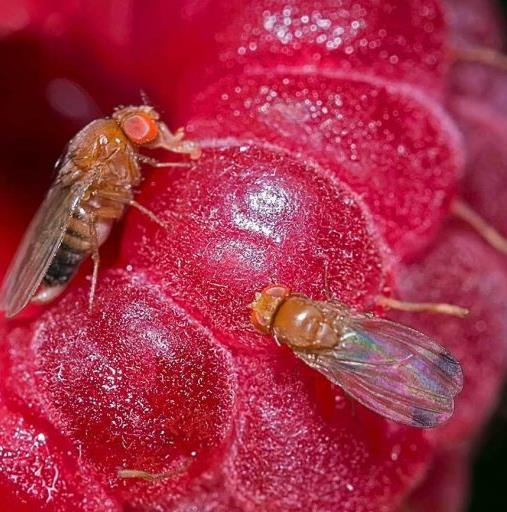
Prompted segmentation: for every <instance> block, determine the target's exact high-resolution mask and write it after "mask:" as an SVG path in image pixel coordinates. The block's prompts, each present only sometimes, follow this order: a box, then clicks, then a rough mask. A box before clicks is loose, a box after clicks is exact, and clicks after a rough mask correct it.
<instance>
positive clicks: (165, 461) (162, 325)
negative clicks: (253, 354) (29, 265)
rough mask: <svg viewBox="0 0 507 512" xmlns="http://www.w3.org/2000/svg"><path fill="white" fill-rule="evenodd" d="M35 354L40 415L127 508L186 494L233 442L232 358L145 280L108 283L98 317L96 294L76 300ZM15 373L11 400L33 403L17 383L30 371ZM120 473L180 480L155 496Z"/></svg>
mask: <svg viewBox="0 0 507 512" xmlns="http://www.w3.org/2000/svg"><path fill="white" fill-rule="evenodd" d="M77 326H79V327H77ZM30 345H31V350H32V351H33V354H34V358H35V368H33V370H32V372H33V374H34V375H35V376H36V378H35V382H34V384H35V385H36V386H37V392H38V393H39V394H40V395H41V396H42V400H41V401H42V404H39V408H42V409H43V410H44V412H45V414H46V415H47V417H48V419H49V421H51V422H52V423H53V424H55V426H56V428H57V429H58V430H59V431H60V432H61V433H62V434H63V435H65V436H67V437H69V438H70V439H71V440H72V443H73V444H74V445H75V446H77V447H79V450H80V460H82V461H83V463H84V464H87V465H89V466H90V467H93V468H94V470H95V471H98V472H99V474H100V475H101V478H102V481H103V483H104V484H107V485H108V486H112V487H113V488H116V490H115V491H114V492H115V493H116V494H117V495H119V496H122V497H123V498H132V501H133V502H135V501H136V499H141V497H142V496H143V495H144V493H147V494H157V493H158V494H160V493H162V492H164V493H169V492H170V489H171V488H172V487H174V485H176V484H175V482H176V481H177V482H178V485H179V487H180V488H181V487H182V486H183V487H184V485H185V484H186V483H187V482H188V481H189V478H190V479H191V478H195V476H196V475H198V474H199V473H201V472H202V471H203V470H204V469H205V468H206V467H208V466H209V465H212V464H213V461H214V460H215V458H216V457H217V450H221V449H222V447H223V445H224V442H225V441H226V439H227V437H228V435H229V430H230V424H231V414H232V407H233V396H234V392H235V391H234V368H233V365H232V362H231V360H230V357H229V355H228V354H227V352H226V351H225V350H224V349H223V348H221V347H220V346H219V345H217V344H216V342H215V340H214V339H213V337H212V336H211V335H210V333H209V332H208V331H206V330H205V329H204V328H202V327H201V326H200V325H198V324H197V323H196V322H195V321H194V320H193V319H192V318H191V317H190V316H189V315H188V314H187V313H185V312H183V311H181V310H180V309H179V308H178V307H177V306H176V305H175V304H174V303H173V302H172V301H171V300H170V298H169V297H167V296H165V295H164V294H163V293H162V292H161V290H160V289H159V288H158V287H156V286H154V285H153V284H151V283H150V282H149V281H147V280H146V279H145V278H143V277H142V276H136V275H132V276H131V275H125V273H123V274H122V273H118V272H117V273H112V274H109V275H107V274H106V275H102V278H101V281H100V286H99V290H98V293H97V300H96V303H95V309H94V313H93V314H92V315H91V316H90V315H89V314H88V309H87V287H83V288H80V289H78V290H76V292H74V293H70V294H69V295H68V296H67V297H66V298H65V299H64V300H63V301H61V302H60V303H59V304H58V306H56V307H54V308H53V309H52V310H51V311H50V312H48V313H46V314H45V315H43V316H42V317H41V318H40V320H39V321H38V322H37V324H36V328H35V331H34V333H33V335H32V339H31V341H30ZM11 363H17V364H21V365H23V362H22V361H20V360H19V358H12V359H11ZM9 373H10V378H9V379H7V385H8V386H9V387H8V392H9V393H11V394H15V393H17V394H18V395H20V394H24V393H26V389H24V388H23V386H21V387H16V385H15V382H14V380H15V379H14V378H15V377H16V376H17V377H18V378H19V377H22V375H23V366H21V368H19V367H17V366H16V365H15V364H11V368H10V369H9ZM22 382H23V381H22ZM32 392H33V391H32ZM21 398H26V400H27V403H30V401H31V398H32V397H31V396H30V392H28V394H27V395H25V396H24V397H23V396H21ZM118 469H136V470H142V471H148V472H151V473H160V472H163V471H174V472H175V476H174V477H173V478H168V479H167V480H165V481H162V482H161V483H159V484H157V485H151V486H148V485H146V484H144V485H143V483H142V482H141V483H139V481H137V482H136V481H122V480H119V479H118V478H117V475H116V473H117V470H118ZM189 475H192V476H189Z"/></svg>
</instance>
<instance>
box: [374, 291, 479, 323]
mask: <svg viewBox="0 0 507 512" xmlns="http://www.w3.org/2000/svg"><path fill="white" fill-rule="evenodd" d="M377 304H379V305H380V306H384V307H386V308H388V309H396V310H398V311H408V312H411V313H438V314H442V315H450V316H457V317H459V318H464V317H465V316H467V315H468V313H470V311H469V310H468V309H466V308H462V307H460V306H455V305H454V304H446V303H441V302H405V301H401V300H397V299H393V298H391V297H385V296H383V295H382V296H380V297H379V298H378V301H377Z"/></svg>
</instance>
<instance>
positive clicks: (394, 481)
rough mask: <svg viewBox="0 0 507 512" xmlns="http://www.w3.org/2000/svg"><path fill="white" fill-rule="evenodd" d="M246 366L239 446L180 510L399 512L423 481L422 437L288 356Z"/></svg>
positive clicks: (260, 358)
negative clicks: (409, 493) (413, 487)
mask: <svg viewBox="0 0 507 512" xmlns="http://www.w3.org/2000/svg"><path fill="white" fill-rule="evenodd" d="M236 362H237V369H238V373H237V379H238V380H237V381H238V393H237V397H236V399H237V402H236V403H237V405H236V410H237V416H236V418H235V422H234V434H233V436H232V444H231V448H230V450H229V451H228V452H227V453H226V454H225V457H224V460H223V461H222V463H221V464H220V465H219V466H218V468H219V469H218V470H217V471H218V472H217V474H215V475H214V476H213V477H209V478H208V479H207V480H206V481H205V483H203V482H201V487H200V488H198V489H194V492H191V493H188V495H187V496H186V497H185V498H184V500H183V501H182V502H181V503H180V504H179V507H176V509H175V510H177V511H183V510H194V509H195V510H199V511H210V512H211V511H227V510H231V511H246V510H251V511H254V510H269V511H270V512H282V511H290V512H296V511H300V510H319V511H322V512H334V511H335V510H336V503H340V506H341V507H343V509H344V510H348V509H350V510H354V511H357V512H363V511H372V512H373V511H378V510H395V509H396V508H397V507H396V506H397V504H398V503H399V502H400V500H401V499H402V497H403V496H404V495H405V494H406V493H407V490H408V488H409V487H410V486H411V485H412V484H413V483H414V482H415V481H417V479H418V478H419V477H420V476H421V475H422V472H423V470H424V468H425V465H426V464H427V463H428V460H429V457H430V454H431V447H430V445H429V444H428V442H427V441H426V440H425V439H424V435H423V433H422V432H421V431H420V430H416V429H410V428H407V427H403V426H399V425H395V424H393V423H391V422H388V421H386V420H384V419H382V418H380V417H379V416H377V415H375V414H373V413H371V412H369V411H367V410H366V409H364V408H363V407H361V406H360V405H358V404H357V403H355V402H354V401H352V400H350V399H349V398H347V397H346V396H345V395H344V394H343V393H342V392H341V391H340V390H339V389H337V388H336V387H333V386H332V385H331V384H330V383H329V382H328V381H326V380H325V379H324V378H323V377H322V376H320V375H318V374H316V373H315V372H313V371H312V370H310V369H309V368H308V367H306V366H305V365H304V364H303V363H301V362H300V361H298V360H296V358H295V357H294V355H293V354H292V353H290V352H289V351H288V350H285V349H279V350H278V351H277V353H276V354H272V355H265V354H264V355H256V356H255V357H239V358H236ZM157 506H158V507H159V508H161V509H168V508H169V507H168V502H167V501H164V500H161V501H157ZM187 507H188V508H187ZM192 507H194V508H192ZM171 510H173V509H172V508H171Z"/></svg>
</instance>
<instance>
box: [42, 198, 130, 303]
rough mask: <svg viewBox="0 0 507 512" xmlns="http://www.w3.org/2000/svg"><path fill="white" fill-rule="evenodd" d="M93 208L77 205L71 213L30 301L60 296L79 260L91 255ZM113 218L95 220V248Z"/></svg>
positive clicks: (108, 228) (92, 244) (107, 230)
mask: <svg viewBox="0 0 507 512" xmlns="http://www.w3.org/2000/svg"><path fill="white" fill-rule="evenodd" d="M83 206H84V205H83ZM95 208H97V206H95V205H90V204H86V206H84V207H80V208H77V209H76V211H75V212H74V213H73V215H72V217H71V219H70V221H69V225H68V226H67V230H66V231H65V235H64V237H63V240H62V243H61V244H60V247H59V248H58V250H57V252H56V254H55V256H54V258H53V261H52V262H51V264H50V265H49V268H48V270H47V272H46V274H45V275H44V278H43V280H42V286H41V288H40V290H39V291H38V293H37V294H36V295H35V296H34V297H33V299H32V301H33V302H37V303H46V302H49V301H51V300H53V299H54V298H56V297H57V296H58V295H60V293H61V292H62V291H63V290H64V289H65V287H66V285H67V283H68V282H69V281H70V280H71V279H72V277H73V276H74V274H75V273H76V272H77V270H78V269H79V266H80V265H81V263H82V262H83V261H84V260H85V259H86V258H87V257H88V256H90V255H91V254H92V252H93V249H94V245H95V244H94V236H95V235H93V237H92V222H91V216H90V213H89V212H90V211H93V210H95ZM99 208H100V207H99ZM120 215H121V210H118V216H120ZM95 218H97V216H96V217H95ZM113 220H114V219H100V218H98V219H97V220H96V224H95V229H96V237H97V247H98V246H100V245H101V244H102V243H103V242H104V240H105V239H106V238H107V236H108V234H109V231H110V230H111V226H112V222H113Z"/></svg>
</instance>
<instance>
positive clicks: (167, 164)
mask: <svg viewBox="0 0 507 512" xmlns="http://www.w3.org/2000/svg"><path fill="white" fill-rule="evenodd" d="M137 160H138V161H139V162H141V163H142V164H146V165H149V166H150V167H155V168H160V167H192V164H191V163H189V162H159V161H158V160H156V159H155V158H151V157H149V156H145V155H138V156H137Z"/></svg>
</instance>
